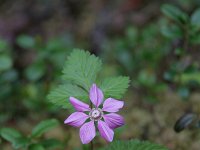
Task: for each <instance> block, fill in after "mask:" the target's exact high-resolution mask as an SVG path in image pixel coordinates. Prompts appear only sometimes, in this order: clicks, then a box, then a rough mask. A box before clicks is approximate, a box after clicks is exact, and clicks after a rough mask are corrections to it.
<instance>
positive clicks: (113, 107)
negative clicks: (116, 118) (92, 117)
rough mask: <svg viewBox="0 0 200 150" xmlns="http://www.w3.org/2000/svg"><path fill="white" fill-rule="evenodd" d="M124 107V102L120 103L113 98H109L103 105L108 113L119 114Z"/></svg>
mask: <svg viewBox="0 0 200 150" xmlns="http://www.w3.org/2000/svg"><path fill="white" fill-rule="evenodd" d="M123 106H124V102H123V101H119V100H116V99H113V98H108V99H106V100H105V102H104V103H103V108H102V110H103V111H106V112H118V111H119V109H121V108H122V107H123Z"/></svg>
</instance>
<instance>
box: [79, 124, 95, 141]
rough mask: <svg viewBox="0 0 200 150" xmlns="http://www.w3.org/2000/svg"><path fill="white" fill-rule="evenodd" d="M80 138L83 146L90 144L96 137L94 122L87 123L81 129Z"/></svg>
mask: <svg viewBox="0 0 200 150" xmlns="http://www.w3.org/2000/svg"><path fill="white" fill-rule="evenodd" d="M79 135H80V138H81V142H82V143H83V144H88V143H89V142H90V141H92V139H93V138H94V137H95V136H96V130H95V126H94V121H90V122H87V123H85V124H84V125H83V126H82V127H81V128H80V133H79Z"/></svg>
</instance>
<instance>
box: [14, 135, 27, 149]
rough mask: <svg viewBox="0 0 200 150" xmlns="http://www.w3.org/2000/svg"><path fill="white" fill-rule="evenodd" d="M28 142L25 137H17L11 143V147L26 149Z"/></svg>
mask: <svg viewBox="0 0 200 150" xmlns="http://www.w3.org/2000/svg"><path fill="white" fill-rule="evenodd" d="M29 142H30V140H29V139H28V138H26V137H19V138H16V140H15V142H14V143H13V147H14V148H16V149H19V148H22V147H26V146H27V145H28V144H29Z"/></svg>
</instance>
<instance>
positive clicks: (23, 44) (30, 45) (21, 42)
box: [17, 35, 35, 49]
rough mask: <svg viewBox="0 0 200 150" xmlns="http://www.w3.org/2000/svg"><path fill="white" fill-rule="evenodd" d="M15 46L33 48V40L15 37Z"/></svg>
mask: <svg viewBox="0 0 200 150" xmlns="http://www.w3.org/2000/svg"><path fill="white" fill-rule="evenodd" d="M17 44H18V45H19V46H21V47H23V48H25V49H26V48H33V46H34V45H35V40H34V39H33V37H31V36H27V35H21V36H19V37H17Z"/></svg>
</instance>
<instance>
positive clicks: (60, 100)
mask: <svg viewBox="0 0 200 150" xmlns="http://www.w3.org/2000/svg"><path fill="white" fill-rule="evenodd" d="M70 96H73V97H76V98H78V99H80V100H84V101H86V100H87V99H88V93H87V92H86V91H84V90H83V89H81V88H80V87H78V86H76V85H72V84H66V85H60V86H59V87H58V88H56V89H54V90H52V91H51V92H50V93H49V95H48V96H47V98H48V99H49V101H50V102H52V103H54V104H55V105H57V106H61V107H63V108H72V106H71V104H70V103H69V97H70Z"/></svg>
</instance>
